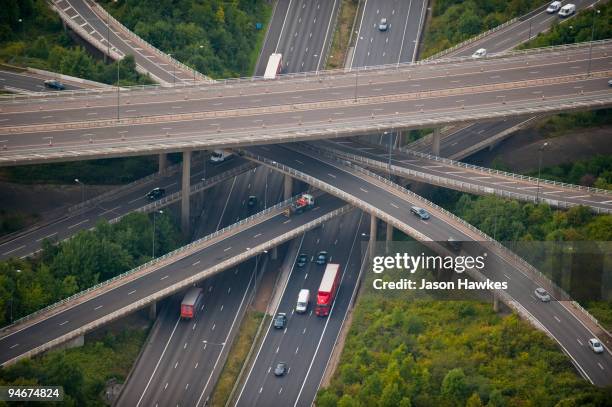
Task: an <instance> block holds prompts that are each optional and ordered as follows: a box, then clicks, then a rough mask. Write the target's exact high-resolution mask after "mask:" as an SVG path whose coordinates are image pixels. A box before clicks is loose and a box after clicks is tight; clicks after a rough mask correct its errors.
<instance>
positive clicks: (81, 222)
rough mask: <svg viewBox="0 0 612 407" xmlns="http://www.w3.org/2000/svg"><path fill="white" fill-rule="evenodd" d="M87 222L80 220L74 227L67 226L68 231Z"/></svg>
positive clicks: (87, 220) (86, 220)
mask: <svg viewBox="0 0 612 407" xmlns="http://www.w3.org/2000/svg"><path fill="white" fill-rule="evenodd" d="M87 222H89V219H85V220H82V221H80V222H79V223H75V224H74V225H70V226H68V229H72V228H75V227H77V226H79V225H82V224H83V223H87Z"/></svg>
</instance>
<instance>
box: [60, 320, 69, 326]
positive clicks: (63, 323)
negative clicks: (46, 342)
mask: <svg viewBox="0 0 612 407" xmlns="http://www.w3.org/2000/svg"><path fill="white" fill-rule="evenodd" d="M67 323H68V321H64V322H62V323H61V324H59V326H62V325H66V324H67Z"/></svg>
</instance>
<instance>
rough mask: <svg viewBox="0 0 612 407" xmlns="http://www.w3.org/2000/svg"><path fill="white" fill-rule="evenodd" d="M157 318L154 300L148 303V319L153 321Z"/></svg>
mask: <svg viewBox="0 0 612 407" xmlns="http://www.w3.org/2000/svg"><path fill="white" fill-rule="evenodd" d="M156 318H157V301H154V302H153V303H151V305H149V319H150V320H151V321H155V319H156Z"/></svg>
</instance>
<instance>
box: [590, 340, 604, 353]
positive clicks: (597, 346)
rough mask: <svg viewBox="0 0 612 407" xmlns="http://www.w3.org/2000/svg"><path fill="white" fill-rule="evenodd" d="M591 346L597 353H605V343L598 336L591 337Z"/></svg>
mask: <svg viewBox="0 0 612 407" xmlns="http://www.w3.org/2000/svg"><path fill="white" fill-rule="evenodd" d="M589 348H591V350H592V351H593V352H595V353H603V351H604V348H603V345H602V344H601V342H599V339H597V338H591V339H589Z"/></svg>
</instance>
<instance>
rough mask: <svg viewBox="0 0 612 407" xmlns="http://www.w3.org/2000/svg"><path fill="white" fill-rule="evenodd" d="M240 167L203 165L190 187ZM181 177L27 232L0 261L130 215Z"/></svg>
mask: <svg viewBox="0 0 612 407" xmlns="http://www.w3.org/2000/svg"><path fill="white" fill-rule="evenodd" d="M244 163H245V161H244V160H243V159H234V160H229V161H227V162H225V163H222V164H220V165H212V164H207V165H206V169H204V167H203V166H202V167H200V168H197V169H196V168H192V172H191V184H192V185H193V184H196V183H198V182H200V181H201V180H202V177H203V176H205V177H206V178H210V177H213V176H215V175H217V174H220V173H223V172H225V171H228V170H230V169H233V168H236V167H238V166H240V165H243V164H244ZM181 177H182V171H178V172H177V173H175V174H168V175H163V176H160V177H158V178H157V179H154V180H152V181H151V182H147V183H144V184H142V185H139V186H138V187H135V188H134V189H133V190H130V191H129V192H127V193H126V194H121V195H111V196H109V197H108V199H106V200H103V201H100V202H96V203H95V205H92V206H89V207H87V208H86V209H85V210H83V211H75V212H74V213H69V212H68V211H66V214H65V216H63V217H59V218H56V219H54V220H51V221H50V222H49V223H46V224H43V225H42V226H40V227H38V228H36V229H34V230H32V231H30V232H26V233H23V234H21V235H17V236H16V237H15V238H14V239H12V240H9V241H7V242H4V243H2V244H0V260H6V259H8V258H10V257H25V256H28V255H31V254H33V253H35V252H37V251H38V250H40V248H41V246H42V241H43V240H44V239H50V240H52V241H61V240H64V239H67V238H69V237H70V236H72V235H73V234H75V233H77V232H79V231H80V230H84V229H90V228H93V227H94V226H95V225H96V223H97V222H98V221H100V220H102V219H106V220H111V219H115V218H117V217H120V216H124V215H126V214H128V213H130V212H133V211H135V210H136V209H138V208H141V207H143V206H145V205H147V204H148V203H150V202H151V201H150V200H149V199H148V198H147V196H146V194H147V193H148V192H149V191H150V190H152V189H153V188H156V187H161V188H164V189H165V190H166V195H171V194H173V193H175V192H177V191H180V189H181ZM85 191H86V192H85V199H87V186H85Z"/></svg>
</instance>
